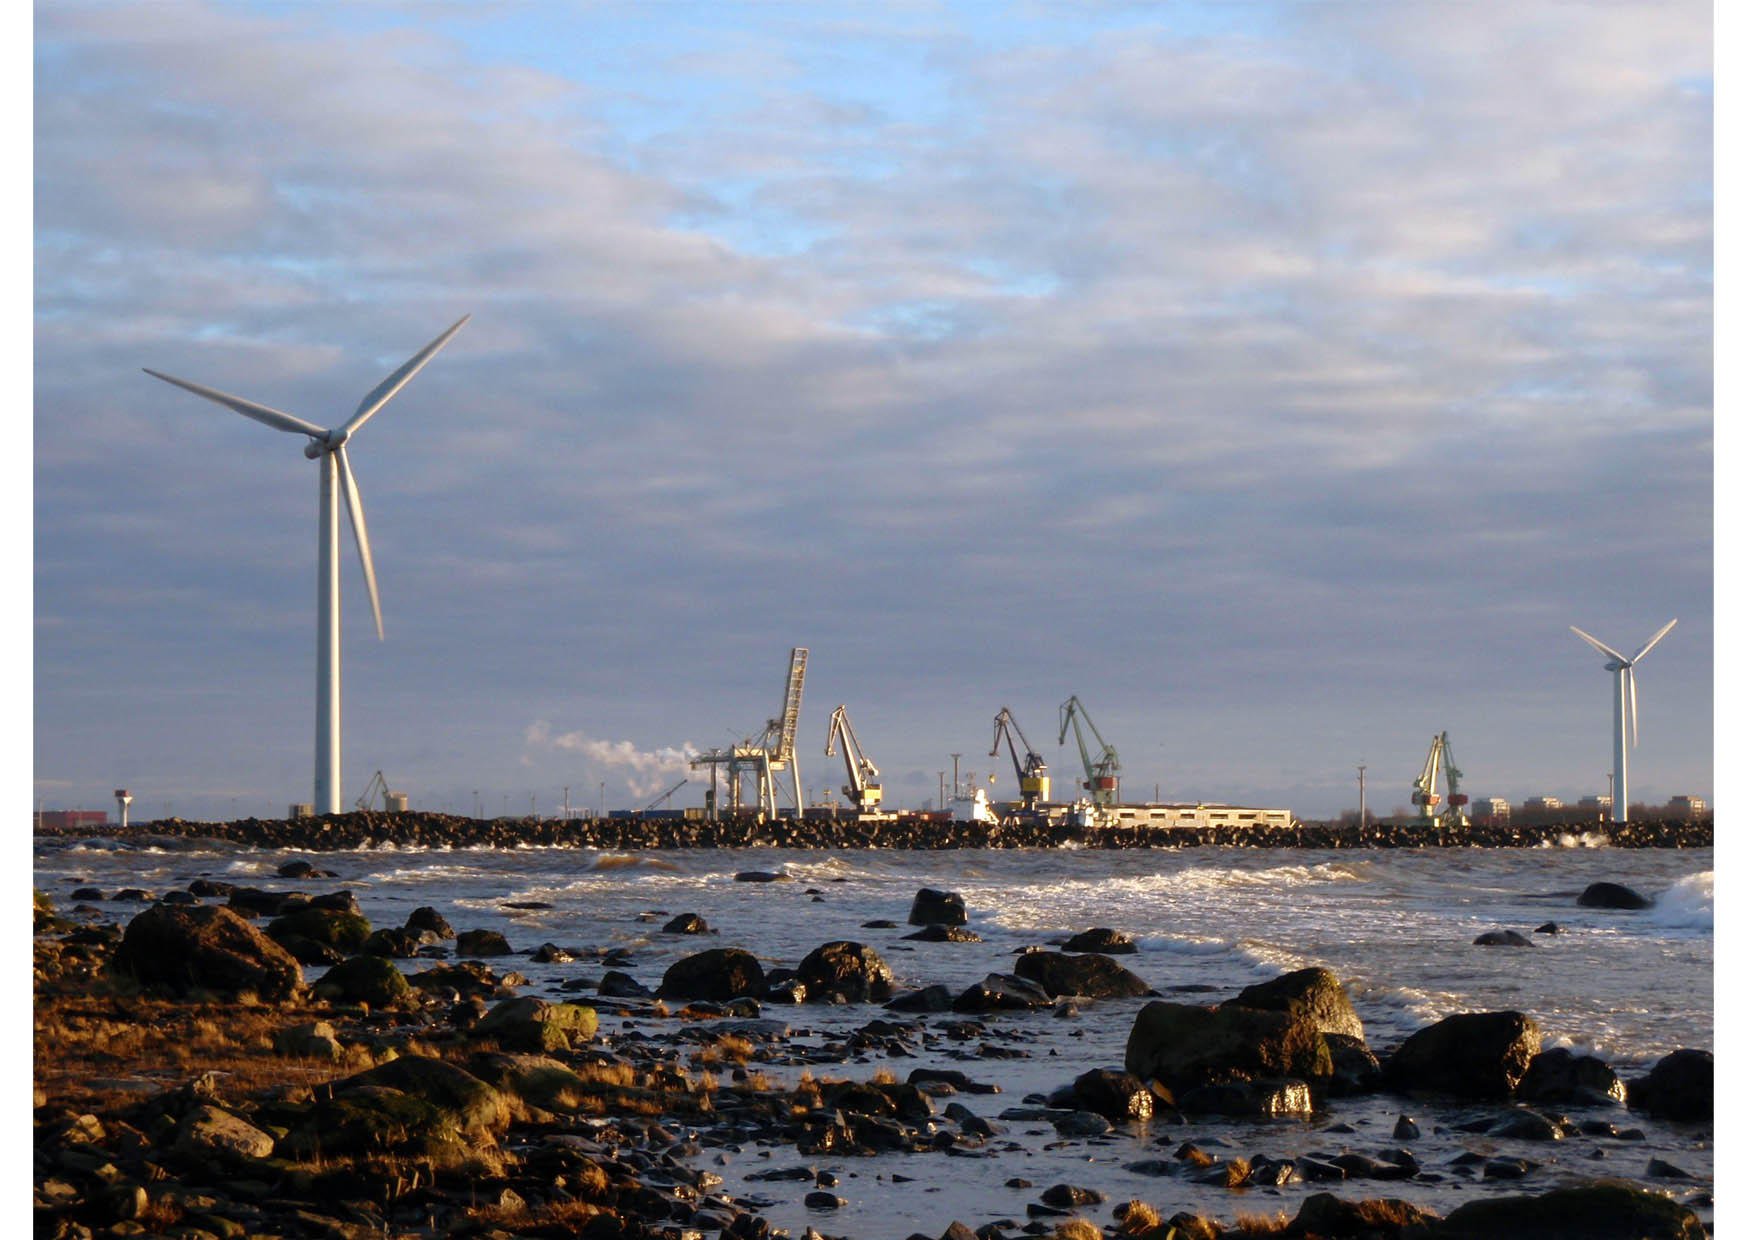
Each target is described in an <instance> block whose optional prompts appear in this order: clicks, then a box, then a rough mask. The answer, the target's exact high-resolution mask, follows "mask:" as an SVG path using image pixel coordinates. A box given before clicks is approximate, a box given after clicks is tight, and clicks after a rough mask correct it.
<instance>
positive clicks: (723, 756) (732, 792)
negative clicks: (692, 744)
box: [692, 646, 808, 819]
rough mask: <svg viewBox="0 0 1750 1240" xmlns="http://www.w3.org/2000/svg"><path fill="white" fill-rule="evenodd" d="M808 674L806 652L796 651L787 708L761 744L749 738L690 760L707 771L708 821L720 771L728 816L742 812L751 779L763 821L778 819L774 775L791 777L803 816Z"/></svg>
mask: <svg viewBox="0 0 1750 1240" xmlns="http://www.w3.org/2000/svg"><path fill="white" fill-rule="evenodd" d="M807 672H808V648H807V647H806V646H796V647H793V648H792V649H791V651H790V674H789V676H788V677H786V678H785V681H784V706H783V710H782V711H780V712H779V714H778V716H777V718H774V719H768V720H766V726H765V728H764V730H763V731H761V732H760V734H759V736H758V738H757V739H756V738H754V737H751V736H750V737H748V738H747V739H745V740H743V741H742V742H741V743H740V744H737V745H732V746H731V747H730V748H728V749H721V748H718V749H709V750H706V751H705V752H704V753H701V754H699V755H698V756H696V757H695V758H694V759H693V760H692V767H693V769H694V770H698V769H699V768H700V767H708V768H709V769H710V771H711V790H710V793H709V794H708V795H707V796H706V798H705V806H706V810H707V813H708V815H709V816H710V817H711V818H712V819H715V818H716V817H717V812H718V805H717V768H718V767H719V766H721V767H724V768H726V769H727V773H728V776H729V810H730V812H731V813H738V812H740V810H741V780H742V775H743V774H744V773H748V774H752V775H753V776H754V777H755V779H756V780H757V782H758V786H759V813H760V817H761V818H762V819H770V818H776V817H777V816H778V796H777V786H776V783H775V781H774V780H773V779H772V775H773V774H774V773H775V772H778V771H785V770H787V771H789V772H790V785H791V789H792V792H793V794H794V800H795V804H796V816H797V817H798V818H800V817H801V816H802V808H803V806H802V772H801V771H800V769H798V767H797V764H796V722H797V720H798V719H800V718H801V717H802V681H803V678H804V677H805V676H806V675H807Z"/></svg>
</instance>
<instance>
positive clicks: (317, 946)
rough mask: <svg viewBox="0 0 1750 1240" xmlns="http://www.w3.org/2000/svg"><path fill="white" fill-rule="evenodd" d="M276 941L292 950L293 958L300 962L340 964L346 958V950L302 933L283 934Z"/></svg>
mask: <svg viewBox="0 0 1750 1240" xmlns="http://www.w3.org/2000/svg"><path fill="white" fill-rule="evenodd" d="M274 941H275V942H276V943H278V944H279V945H280V946H281V947H283V948H285V949H286V950H287V951H288V952H290V953H291V954H292V959H294V960H296V961H297V962H298V963H299V964H321V965H329V964H339V963H340V962H341V961H342V960H345V959H346V953H345V952H343V951H339V950H337V949H335V948H333V947H330V946H328V944H326V943H318V942H316V941H315V940H313V939H306V938H304V937H303V936H301V935H296V934H282V935H280V936H279V938H277V939H275V940H274Z"/></svg>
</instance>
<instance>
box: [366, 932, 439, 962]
mask: <svg viewBox="0 0 1750 1240" xmlns="http://www.w3.org/2000/svg"><path fill="white" fill-rule="evenodd" d="M428 935H429V932H417V931H412V930H402V929H398V928H396V927H394V926H385V927H384V928H383V929H381V930H373V931H371V933H370V934H369V936H367V937H366V939H365V941H364V943H363V944H362V945H361V946H360V948H359V950H360V951H362V952H363V953H364V954H365V955H367V956H385V957H387V958H389V959H391V960H411V959H413V958H414V957H415V956H417V955H418V954H419V949H420V948H421V947H424V946H426V941H425V940H426V938H427V936H428Z"/></svg>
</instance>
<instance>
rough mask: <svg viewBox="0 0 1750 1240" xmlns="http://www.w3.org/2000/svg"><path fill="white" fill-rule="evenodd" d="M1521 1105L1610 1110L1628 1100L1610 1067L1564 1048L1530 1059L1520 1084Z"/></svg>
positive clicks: (1621, 1084) (1625, 1091)
mask: <svg viewBox="0 0 1750 1240" xmlns="http://www.w3.org/2000/svg"><path fill="white" fill-rule="evenodd" d="M1518 1096H1519V1099H1520V1101H1522V1102H1559V1103H1566V1104H1569V1105H1577V1106H1609V1105H1611V1104H1612V1103H1619V1102H1621V1101H1623V1100H1624V1099H1625V1098H1626V1097H1627V1096H1628V1091H1627V1090H1626V1089H1624V1088H1623V1083H1622V1081H1621V1080H1619V1079H1618V1078H1617V1075H1616V1073H1615V1072H1614V1071H1613V1070H1612V1069H1611V1067H1610V1065H1609V1064H1607V1063H1605V1062H1604V1061H1603V1060H1602V1059H1599V1058H1597V1057H1596V1056H1594V1055H1576V1054H1574V1052H1573V1051H1571V1050H1569V1049H1568V1048H1567V1047H1565V1046H1558V1047H1556V1048H1555V1049H1553V1050H1547V1051H1544V1052H1543V1053H1542V1054H1541V1055H1534V1056H1532V1060H1531V1066H1530V1067H1529V1068H1527V1069H1526V1072H1525V1076H1524V1077H1523V1078H1522V1079H1521V1080H1520V1082H1519V1090H1518Z"/></svg>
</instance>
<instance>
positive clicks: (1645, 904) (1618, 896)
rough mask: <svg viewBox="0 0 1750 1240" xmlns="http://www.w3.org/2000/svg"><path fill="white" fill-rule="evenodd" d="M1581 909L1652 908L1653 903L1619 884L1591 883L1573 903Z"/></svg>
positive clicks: (1630, 888)
mask: <svg viewBox="0 0 1750 1240" xmlns="http://www.w3.org/2000/svg"><path fill="white" fill-rule="evenodd" d="M1575 903H1577V904H1578V905H1579V906H1580V907H1581V908H1652V907H1653V902H1652V901H1651V900H1649V899H1647V897H1646V896H1644V895H1642V894H1641V893H1640V892H1638V891H1636V890H1635V889H1634V888H1632V887H1624V886H1623V885H1622V884H1621V883H1593V884H1592V885H1591V886H1590V887H1588V888H1586V890H1584V891H1582V892H1581V893H1580V898H1579V899H1578V900H1577V901H1575Z"/></svg>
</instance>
